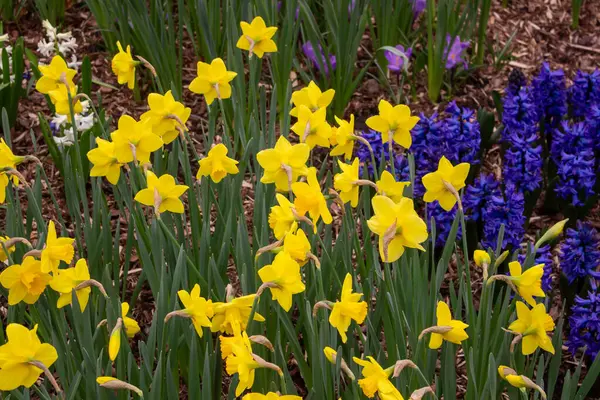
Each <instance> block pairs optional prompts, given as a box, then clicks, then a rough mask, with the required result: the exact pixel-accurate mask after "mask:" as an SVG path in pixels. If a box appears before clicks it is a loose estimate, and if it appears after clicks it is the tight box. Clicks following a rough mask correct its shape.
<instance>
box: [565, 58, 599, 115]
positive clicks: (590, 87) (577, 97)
mask: <svg viewBox="0 0 600 400" xmlns="http://www.w3.org/2000/svg"><path fill="white" fill-rule="evenodd" d="M598 102H600V70H595V71H594V72H592V73H589V74H588V73H586V72H581V71H577V74H576V75H575V79H573V85H572V86H571V87H570V88H569V106H570V107H571V114H572V116H573V117H574V118H583V117H585V115H586V114H587V113H588V111H589V109H590V107H591V106H592V105H594V104H597V103H598Z"/></svg>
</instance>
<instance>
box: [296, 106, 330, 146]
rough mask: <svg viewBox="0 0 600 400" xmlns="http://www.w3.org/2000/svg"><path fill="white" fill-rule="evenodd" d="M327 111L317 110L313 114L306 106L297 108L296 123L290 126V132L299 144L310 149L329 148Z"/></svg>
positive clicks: (323, 109)
mask: <svg viewBox="0 0 600 400" xmlns="http://www.w3.org/2000/svg"><path fill="white" fill-rule="evenodd" d="M326 117H327V110H326V109H325V108H319V109H318V110H317V111H315V112H314V113H313V112H312V111H310V109H309V108H308V107H306V106H300V107H298V121H296V123H295V124H294V125H293V126H292V131H293V132H294V133H295V134H296V135H298V137H299V138H300V142H301V143H306V144H308V146H309V147H310V148H311V150H312V149H314V148H315V146H321V147H329V138H330V137H331V126H330V125H329V124H328V123H327V121H326V119H325V118H326Z"/></svg>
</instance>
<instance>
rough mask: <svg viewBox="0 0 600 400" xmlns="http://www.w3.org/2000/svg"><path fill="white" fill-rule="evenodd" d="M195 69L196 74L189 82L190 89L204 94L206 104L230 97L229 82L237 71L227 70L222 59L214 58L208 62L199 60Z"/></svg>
mask: <svg viewBox="0 0 600 400" xmlns="http://www.w3.org/2000/svg"><path fill="white" fill-rule="evenodd" d="M196 69H197V73H198V76H197V77H196V78H194V80H193V81H192V82H191V83H190V91H192V92H193V93H196V94H201V95H204V99H205V100H206V104H208V105H211V104H212V102H213V101H214V100H215V99H221V100H222V99H228V98H230V97H231V84H230V83H229V82H231V81H232V80H233V78H235V77H236V76H237V72H233V71H227V67H226V66H225V63H224V62H223V60H221V59H220V58H215V59H214V60H212V62H211V63H210V64H207V63H205V62H202V61H200V62H198V65H197V66H196Z"/></svg>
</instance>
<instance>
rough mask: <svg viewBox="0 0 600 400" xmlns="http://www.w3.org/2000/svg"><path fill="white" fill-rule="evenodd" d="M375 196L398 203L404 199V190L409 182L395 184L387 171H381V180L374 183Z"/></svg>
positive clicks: (392, 176) (394, 180)
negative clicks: (387, 198)
mask: <svg viewBox="0 0 600 400" xmlns="http://www.w3.org/2000/svg"><path fill="white" fill-rule="evenodd" d="M375 184H376V186H377V194H380V195H382V196H386V197H389V198H390V199H392V201H393V202H394V203H398V202H400V200H401V199H402V198H403V197H404V189H405V188H406V187H407V186H408V185H410V182H396V179H394V175H392V174H391V173H390V172H389V171H383V173H382V174H381V179H379V180H378V181H377V182H375Z"/></svg>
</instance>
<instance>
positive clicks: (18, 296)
mask: <svg viewBox="0 0 600 400" xmlns="http://www.w3.org/2000/svg"><path fill="white" fill-rule="evenodd" d="M50 279H51V277H50V275H48V274H47V273H44V272H42V263H41V262H40V261H38V260H36V259H35V258H33V257H31V256H28V257H25V259H24V260H23V262H22V263H21V264H15V265H11V266H10V267H7V268H6V269H5V270H4V271H2V273H1V274H0V284H2V286H4V287H5V288H6V289H8V305H10V306H13V305H15V304H18V303H20V302H21V301H23V302H25V303H27V304H34V303H35V302H36V301H37V300H38V299H39V298H40V296H41V294H42V293H43V292H44V290H45V289H46V285H48V282H50Z"/></svg>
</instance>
